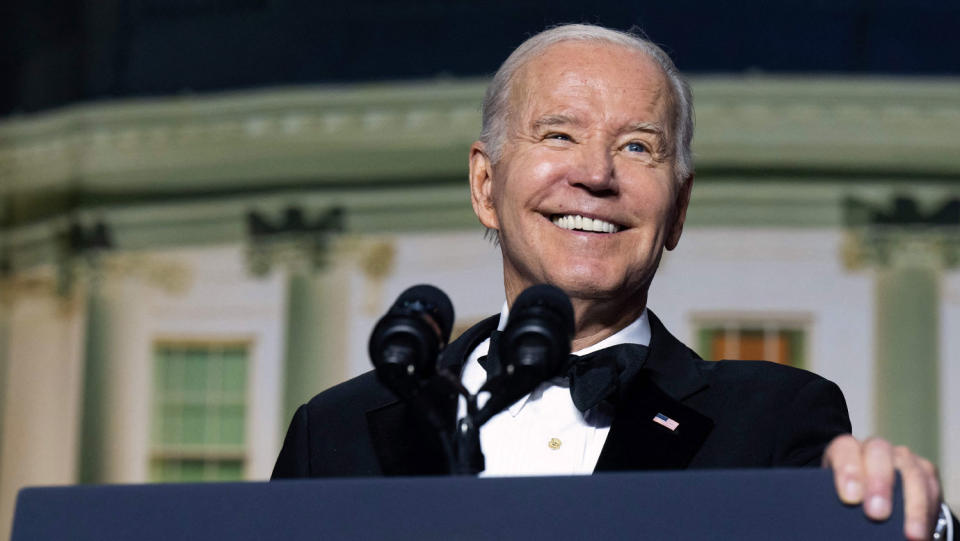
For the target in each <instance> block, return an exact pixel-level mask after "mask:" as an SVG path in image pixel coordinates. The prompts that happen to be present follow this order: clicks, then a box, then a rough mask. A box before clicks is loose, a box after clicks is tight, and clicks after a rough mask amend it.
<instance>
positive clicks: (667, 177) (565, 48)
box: [470, 26, 692, 332]
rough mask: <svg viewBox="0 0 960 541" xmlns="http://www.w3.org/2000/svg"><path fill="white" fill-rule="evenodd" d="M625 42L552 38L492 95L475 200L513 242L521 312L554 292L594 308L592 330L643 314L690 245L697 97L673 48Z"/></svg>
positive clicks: (512, 287)
mask: <svg viewBox="0 0 960 541" xmlns="http://www.w3.org/2000/svg"><path fill="white" fill-rule="evenodd" d="M597 35H599V36H601V37H596V36H597ZM544 36H546V37H544ZM556 36H565V37H563V38H562V39H555V37H556ZM583 36H590V37H583ZM611 36H612V37H611ZM625 36H626V35H625V34H620V33H615V32H612V31H609V30H604V29H599V28H596V27H583V26H574V27H560V28H557V29H553V30H549V31H547V32H545V33H543V34H540V35H538V36H535V37H533V38H531V39H530V40H528V42H527V43H525V44H524V45H521V46H520V48H519V49H518V50H517V51H516V52H514V54H513V55H511V57H510V59H508V60H507V62H505V63H504V67H503V68H501V70H500V73H498V75H497V77H498V78H499V79H501V84H502V85H503V88H502V89H501V90H499V91H498V90H497V89H495V88H494V89H492V90H491V91H490V92H488V107H487V109H486V110H485V111H484V115H485V124H484V135H483V136H482V138H481V140H480V141H478V142H476V143H474V145H473V147H472V148H471V154H470V184H471V197H472V200H473V206H474V210H475V211H476V213H477V216H478V217H479V218H480V221H481V223H483V225H485V226H486V227H488V228H490V229H493V230H496V231H497V233H498V235H499V239H500V247H501V250H502V252H503V261H504V281H505V287H506V290H507V298H508V299H510V300H512V299H513V298H515V297H516V295H517V294H519V292H520V291H522V290H523V289H524V288H526V287H528V286H530V285H533V284H536V283H550V284H553V285H556V286H558V287H560V288H561V289H563V290H564V291H566V292H567V294H568V295H570V296H571V298H572V300H573V301H574V307H575V309H576V308H577V306H578V303H579V304H580V306H581V307H582V310H580V311H579V312H578V318H581V317H583V311H584V310H586V311H590V310H593V311H594V312H596V311H597V310H599V311H601V312H602V311H604V310H606V311H609V312H611V313H614V312H616V313H617V314H619V313H622V312H623V311H624V310H625V309H627V308H626V307H627V306H636V307H637V308H636V310H639V309H642V307H643V303H644V302H645V300H646V291H647V288H648V287H649V284H650V281H651V280H652V278H653V275H654V273H655V271H656V268H657V264H658V263H659V261H660V255H661V253H662V250H663V248H667V249H672V248H673V247H674V246H675V245H676V243H677V242H678V241H679V238H680V232H681V230H682V226H683V221H684V217H685V213H686V206H687V202H688V200H689V189H690V179H691V178H692V173H691V172H690V165H689V149H688V146H689V140H690V126H689V125H687V123H686V122H684V121H681V120H677V118H678V117H677V114H676V111H678V110H679V111H684V113H683V114H687V112H689V110H690V100H689V91H688V90H687V87H686V85H685V83H683V82H682V80H680V79H679V75H677V74H676V73H675V69H674V68H673V67H672V66H673V64H672V63H670V61H669V59H667V58H666V56H665V55H663V54H662V52H659V51H660V50H659V49H657V48H655V47H654V46H652V45H649V44H648V45H643V46H638V45H637V43H640V44H643V43H646V42H643V41H642V40H636V39H635V38H629V37H625ZM531 43H532V45H531ZM651 51H654V52H653V53H651ZM657 52H659V55H658V54H656V53H657ZM513 59H517V60H516V61H515V62H513V65H511V66H508V64H511V60H513ZM664 62H667V63H669V66H668V67H669V69H672V70H673V72H674V75H673V76H671V75H670V72H669V71H667V70H665V68H664V67H663V66H664ZM507 71H509V73H506V72H507ZM504 73H506V74H504ZM678 81H679V82H678ZM497 85H498V82H497V81H496V80H495V81H494V83H493V85H492V86H497ZM677 88H679V90H677ZM488 117H489V118H488ZM498 119H499V120H498ZM684 130H686V131H684ZM678 145H680V147H681V148H680V149H679V150H678V149H677V146H678ZM684 155H686V156H687V157H686V158H683V156H684ZM577 216H579V217H580V218H577ZM584 218H587V220H585V219H584ZM627 310H628V311H632V310H633V309H632V308H630V309H627ZM629 315H630V314H627V316H629ZM627 316H624V317H627ZM591 317H594V316H591ZM616 317H620V316H619V315H617V316H616ZM634 317H635V314H634ZM610 324H611V325H613V324H616V322H610ZM578 325H579V322H578ZM578 332H579V331H578Z"/></svg>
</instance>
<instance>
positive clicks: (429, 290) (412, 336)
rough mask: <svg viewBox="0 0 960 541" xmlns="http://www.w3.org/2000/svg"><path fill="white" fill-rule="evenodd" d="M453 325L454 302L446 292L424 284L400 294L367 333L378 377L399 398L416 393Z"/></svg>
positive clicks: (428, 375) (431, 371)
mask: <svg viewBox="0 0 960 541" xmlns="http://www.w3.org/2000/svg"><path fill="white" fill-rule="evenodd" d="M452 328H453V304H452V303H451V302H450V298H449V297H447V295H446V293H444V292H443V291H440V290H439V289H438V288H436V287H434V286H431V285H426V284H422V285H417V286H413V287H411V288H409V289H407V290H406V291H404V292H403V293H401V294H400V296H399V297H397V300H396V302H394V303H393V306H391V307H390V309H389V310H388V311H387V313H386V314H385V315H384V316H383V317H382V318H380V321H378V322H377V324H376V326H375V327H374V328H373V334H371V335H370V343H369V352H370V360H371V361H372V362H373V366H374V368H375V369H376V372H377V379H379V380H380V382H381V383H382V384H383V385H384V386H386V387H387V388H388V389H390V390H391V391H393V392H394V394H396V395H397V396H398V397H400V398H401V399H409V398H411V397H413V396H414V395H416V394H417V393H419V391H420V388H421V387H422V385H423V384H424V383H425V382H426V381H427V380H428V379H429V378H430V377H432V376H433V374H434V372H435V370H436V363H437V355H438V354H439V353H440V351H441V350H442V349H443V348H444V347H446V345H447V341H448V340H449V339H450V330H451V329H452Z"/></svg>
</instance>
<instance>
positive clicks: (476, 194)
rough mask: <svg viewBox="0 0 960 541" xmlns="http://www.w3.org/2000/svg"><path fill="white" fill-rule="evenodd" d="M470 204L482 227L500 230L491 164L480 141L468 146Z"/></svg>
mask: <svg viewBox="0 0 960 541" xmlns="http://www.w3.org/2000/svg"><path fill="white" fill-rule="evenodd" d="M470 202H471V203H472V204H473V212H474V213H475V214H476V215H477V218H479V219H480V223H481V224H483V225H484V227H486V228H487V229H496V230H499V229H500V222H499V221H498V220H497V213H496V208H495V206H494V203H493V163H492V162H491V160H490V156H488V155H487V151H486V146H485V145H484V144H483V143H482V142H480V141H475V142H474V143H473V144H472V145H470Z"/></svg>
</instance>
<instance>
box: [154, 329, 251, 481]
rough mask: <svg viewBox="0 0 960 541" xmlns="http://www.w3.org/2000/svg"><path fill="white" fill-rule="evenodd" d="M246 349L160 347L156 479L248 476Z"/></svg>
mask: <svg viewBox="0 0 960 541" xmlns="http://www.w3.org/2000/svg"><path fill="white" fill-rule="evenodd" d="M247 351H248V345H247V344H244V343H236V342H233V343H216V342H189V343H183V342H162V343H158V344H156V346H155V348H154V363H155V366H154V399H153V423H152V434H151V456H150V479H151V481H155V482H163V481H182V482H191V481H227V480H238V479H242V478H243V471H244V463H245V458H246V437H245V424H246V390H247V368H248V367H247V365H248V362H247V357H248V355H247Z"/></svg>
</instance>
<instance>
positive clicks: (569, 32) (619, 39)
mask: <svg viewBox="0 0 960 541" xmlns="http://www.w3.org/2000/svg"><path fill="white" fill-rule="evenodd" d="M562 41H592V42H599V43H610V44H613V45H621V46H624V47H628V48H630V49H634V50H637V51H640V52H642V53H644V54H646V55H647V56H649V57H650V58H652V59H653V60H654V61H655V62H656V63H657V64H658V65H659V66H660V68H661V69H663V72H664V74H665V75H666V76H667V80H668V81H669V85H670V90H671V94H672V98H673V99H672V100H671V102H672V103H671V105H672V107H671V113H672V118H671V126H669V128H668V129H669V130H670V131H669V132H668V133H669V135H671V136H672V141H668V143H669V147H668V148H669V151H670V152H671V153H672V154H673V158H674V172H675V174H676V177H677V181H678V182H684V181H686V179H687V178H689V177H690V175H692V174H693V157H692V154H691V151H690V143H691V141H692V140H693V96H692V94H691V92H690V85H689V84H688V83H687V81H686V80H685V79H684V78H683V76H682V75H681V74H680V71H679V70H677V67H676V66H675V65H674V63H673V60H671V59H670V57H669V56H668V55H667V53H665V52H664V51H663V49H661V48H660V47H658V46H657V45H656V44H655V43H653V42H651V41H650V40H648V39H646V38H643V37H641V36H638V35H635V34H630V33H627V32H620V31H619V30H611V29H609V28H604V27H602V26H595V25H589V24H566V25H561V26H556V27H553V28H550V29H547V30H544V31H543V32H540V33H539V34H537V35H535V36H533V37H531V38H530V39H528V40H527V41H524V42H523V43H521V44H520V46H519V47H517V48H516V49H515V50H514V51H513V53H511V54H510V56H509V57H507V59H506V60H505V61H504V62H503V64H502V65H501V66H500V69H499V70H497V73H496V74H495V75H494V76H493V81H491V82H490V86H489V87H487V93H486V96H484V99H483V109H482V112H483V127H482V128H481V131H480V141H481V142H483V144H484V145H485V146H486V149H487V153H488V155H489V156H490V159H491V160H493V162H494V163H496V162H498V161H500V158H501V156H502V155H503V145H504V143H505V140H506V134H507V123H508V122H509V115H510V111H509V102H510V90H511V87H512V85H513V78H514V76H515V75H516V73H517V72H518V71H519V70H520V68H521V67H523V65H524V64H526V63H527V62H529V61H530V60H531V59H533V58H534V57H536V56H537V55H539V54H540V53H542V52H543V51H544V50H545V49H546V48H548V47H550V46H551V45H554V44H556V43H560V42H562Z"/></svg>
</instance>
